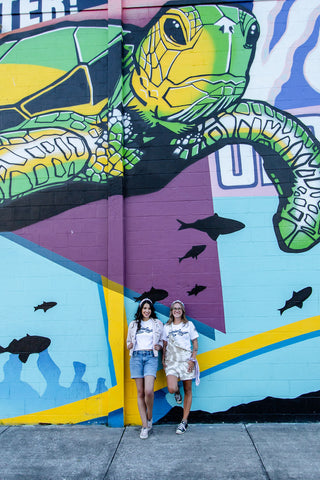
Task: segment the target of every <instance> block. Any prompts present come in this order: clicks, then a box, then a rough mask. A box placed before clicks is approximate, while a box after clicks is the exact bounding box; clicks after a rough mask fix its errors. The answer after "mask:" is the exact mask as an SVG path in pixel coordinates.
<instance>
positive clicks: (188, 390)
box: [182, 380, 192, 422]
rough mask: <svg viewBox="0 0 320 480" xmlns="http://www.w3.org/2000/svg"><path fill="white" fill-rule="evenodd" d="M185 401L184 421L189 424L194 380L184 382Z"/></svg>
mask: <svg viewBox="0 0 320 480" xmlns="http://www.w3.org/2000/svg"><path fill="white" fill-rule="evenodd" d="M182 383H183V390H184V401H183V419H182V420H183V421H185V422H188V417H189V413H190V409H191V403H192V380H183V382H182Z"/></svg>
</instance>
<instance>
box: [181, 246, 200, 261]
mask: <svg viewBox="0 0 320 480" xmlns="http://www.w3.org/2000/svg"><path fill="white" fill-rule="evenodd" d="M205 249H206V245H194V246H193V247H192V248H191V250H189V251H188V252H187V253H186V254H185V256H184V257H181V258H179V263H180V262H182V260H184V259H185V258H190V257H191V258H196V259H197V258H198V255H200V253H202V252H203V251H204V250H205Z"/></svg>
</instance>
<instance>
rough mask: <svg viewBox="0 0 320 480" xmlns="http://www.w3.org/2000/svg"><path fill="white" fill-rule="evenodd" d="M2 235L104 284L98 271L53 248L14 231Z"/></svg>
mask: <svg viewBox="0 0 320 480" xmlns="http://www.w3.org/2000/svg"><path fill="white" fill-rule="evenodd" d="M0 235H1V236H2V237H3V238H6V239H7V240H10V241H11V242H14V243H16V244H17V245H21V246H22V247H24V248H27V249H28V250H30V251H32V252H34V253H36V254H37V255H40V256H41V257H44V258H47V259H48V260H51V261H52V262H54V263H56V264H57V265H61V266H62V267H65V268H67V269H68V270H70V271H72V272H74V273H76V274H78V275H81V276H82V277H85V278H87V279H88V280H91V281H93V282H96V283H98V284H101V285H102V279H101V275H99V274H98V273H96V272H93V271H92V270H90V269H89V268H86V267H83V266H82V265H79V264H78V263H75V262H73V261H72V260H69V259H68V258H65V257H62V256H61V255H58V254H57V253H54V252H52V251H51V250H48V249H47V248H44V247H41V246H40V245H37V244H36V243H34V242H31V241H30V240H26V239H25V238H22V237H20V236H19V235H16V234H14V233H11V232H2V233H1V234H0Z"/></svg>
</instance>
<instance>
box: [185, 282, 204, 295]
mask: <svg viewBox="0 0 320 480" xmlns="http://www.w3.org/2000/svg"><path fill="white" fill-rule="evenodd" d="M206 288H207V287H205V286H204V285H198V284H197V283H196V284H195V286H194V287H193V289H192V290H189V291H188V292H187V293H188V295H198V293H200V292H202V291H203V290H205V289H206Z"/></svg>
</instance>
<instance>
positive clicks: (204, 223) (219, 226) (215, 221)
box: [177, 213, 245, 240]
mask: <svg viewBox="0 0 320 480" xmlns="http://www.w3.org/2000/svg"><path fill="white" fill-rule="evenodd" d="M177 222H179V223H180V227H179V230H184V229H186V228H194V229H195V230H200V231H201V232H205V233H207V234H208V235H209V237H210V238H212V240H217V238H218V237H219V235H227V234H228V233H233V232H237V231H238V230H241V229H242V228H244V227H245V224H244V223H242V222H238V221H237V220H232V219H231V218H224V217H219V215H218V214H217V213H215V214H214V215H211V217H207V218H202V219H200V220H196V221H195V222H193V223H185V222H182V221H181V220H178V219H177Z"/></svg>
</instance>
